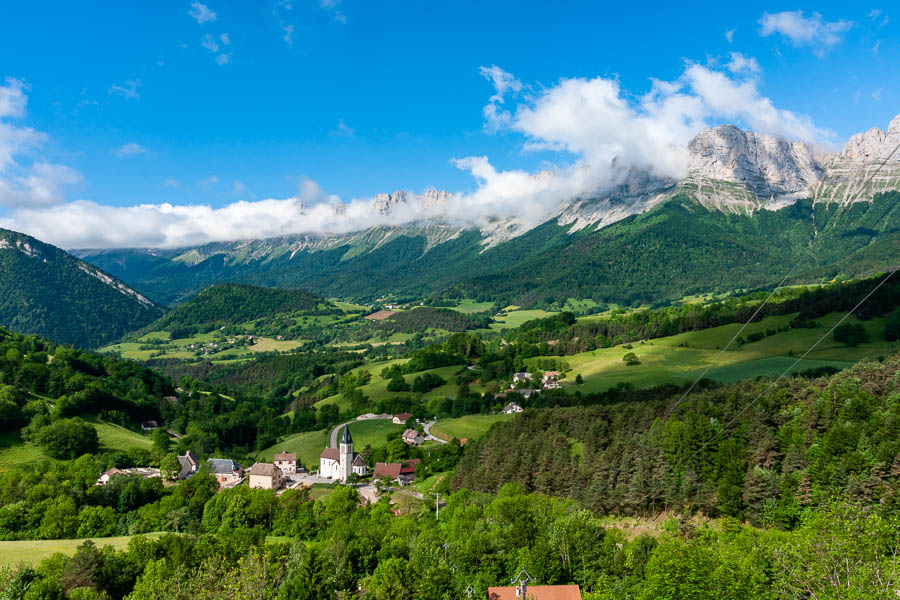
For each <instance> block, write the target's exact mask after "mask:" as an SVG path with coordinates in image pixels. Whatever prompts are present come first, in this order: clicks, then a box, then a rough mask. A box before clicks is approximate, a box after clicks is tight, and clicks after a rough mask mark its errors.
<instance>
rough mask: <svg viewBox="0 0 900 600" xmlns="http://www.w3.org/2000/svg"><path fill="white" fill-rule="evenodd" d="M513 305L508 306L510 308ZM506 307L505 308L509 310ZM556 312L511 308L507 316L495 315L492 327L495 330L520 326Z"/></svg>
mask: <svg viewBox="0 0 900 600" xmlns="http://www.w3.org/2000/svg"><path fill="white" fill-rule="evenodd" d="M510 308H512V307H507V309H510ZM507 309H504V310H507ZM555 314H556V313H553V312H547V311H546V310H540V309H533V310H509V311H508V312H507V313H506V315H505V316H503V317H494V321H495V322H494V323H491V329H493V330H494V331H501V330H503V329H510V328H513V327H518V326H520V325H521V324H522V323H524V322H526V321H531V320H532V319H542V318H544V317H549V316H550V315H555Z"/></svg>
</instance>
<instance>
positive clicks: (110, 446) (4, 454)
mask: <svg viewBox="0 0 900 600" xmlns="http://www.w3.org/2000/svg"><path fill="white" fill-rule="evenodd" d="M85 420H86V421H88V422H89V423H91V424H92V425H93V426H94V428H95V429H96V430H97V437H98V438H100V451H101V452H111V451H116V450H123V451H124V450H128V449H130V448H143V449H145V450H149V449H150V448H152V447H153V441H152V440H151V439H150V436H147V435H144V434H142V433H138V432H136V431H132V430H130V429H126V428H125V427H122V426H120V425H115V424H113V423H106V422H104V421H99V420H97V419H95V418H91V417H86V418H85ZM40 460H52V459H51V458H50V457H49V456H47V454H45V453H44V450H43V449H42V448H40V447H39V446H35V445H34V444H32V443H30V442H25V441H24V440H22V437H21V436H20V435H19V432H18V431H8V432H6V433H2V434H0V472H3V471H7V470H9V469H12V468H14V467H20V466H23V465H27V464H31V463H34V462H37V461H40Z"/></svg>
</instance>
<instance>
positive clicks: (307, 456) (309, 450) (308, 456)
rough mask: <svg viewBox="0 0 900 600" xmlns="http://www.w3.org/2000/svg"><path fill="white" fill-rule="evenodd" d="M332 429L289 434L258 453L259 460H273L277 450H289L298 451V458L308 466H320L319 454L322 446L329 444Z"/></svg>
mask: <svg viewBox="0 0 900 600" xmlns="http://www.w3.org/2000/svg"><path fill="white" fill-rule="evenodd" d="M329 433H330V431H325V430H324V429H323V430H321V431H308V432H306V433H295V434H294V435H289V436H287V437H286V438H284V439H283V440H281V441H280V442H278V443H277V444H275V445H273V446H271V447H269V448H266V449H265V450H263V451H262V452H260V453H259V454H258V455H257V457H256V458H257V460H259V461H263V462H271V461H272V457H273V456H274V455H275V453H276V452H281V451H287V452H296V453H297V458H298V459H299V460H300V462H302V463H303V464H304V465H305V466H306V467H307V468H310V469H318V468H319V455H320V454H321V453H322V448H324V447H325V446H326V445H328V435H329Z"/></svg>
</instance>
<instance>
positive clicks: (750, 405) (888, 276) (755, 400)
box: [662, 266, 900, 475]
mask: <svg viewBox="0 0 900 600" xmlns="http://www.w3.org/2000/svg"><path fill="white" fill-rule="evenodd" d="M898 269H900V266H897V267H894V268H893V269H892V270H891V271H890V272H888V274H887V276H886V277H884V278H883V279H882V280H881V281H880V282H878V285H876V286H875V287H874V288H872V289H871V290H869V293H868V294H866V295H865V296H864V297H863V299H862V300H860V301H859V302H857V303H856V306H854V307H853V308H851V309H850V310H849V311H848V312H847V314H845V315H844V316H843V317H841V318H840V320H839V321H838V322H837V323H835V324H834V325H832V327H831V329H829V330H828V331H827V332H825V335H823V336H822V337H820V338H819V339H818V340H816V342H815V343H814V344H813V345H812V346H810V347H809V349H808V350H807V351H806V352H804V353H803V354H802V355H801V356H800V357H799V358H798V359H797V360H795V361H794V362H793V364H791V366H789V367H788V368H787V369H785V370H784V371H783V372H782V373H781V374H780V375H779V376H778V377H776V378H775V379H773V380H772V382H771V383H769V385H768V386H767V387H766V388H765V389H764V390H763V391H762V393H761V394H759V395H758V396H757V397H756V398H754V399H753V400H752V401H751V402H750V403H749V404H747V405H746V406H744V408H742V409H741V410H740V412H738V413H737V414H736V415H735V416H734V417H732V419H731V420H730V421H728V423H726V424H725V426H724V427H722V429H721V430H720V431H719V432H718V433H716V434H715V435H714V436H713V437H711V438H710V439H709V440H707V441H706V442H704V443H703V445H701V446H700V448H698V449H697V450H696V451H695V452H694V453H693V454H691V455H690V456H689V457H687V458H686V459H682V460H680V461H678V463H676V465H675V469H677V468H678V467H681V465H683V464H684V463H686V462H688V461H689V460H691V459H693V458H694V457H695V456H697V455H698V454H700V452H702V451H703V450H704V449H705V448H706V447H707V446H709V445H710V444H712V443H713V442H715V441H716V440H717V439H718V438H719V437H720V436H721V435H722V434H723V433H725V432H726V431H728V428H729V427H731V426H732V425H733V424H734V423H735V421H737V420H738V419H739V418H740V417H741V416H742V415H743V414H744V413H746V412H747V411H748V410H750V408H752V407H753V406H754V405H755V404H756V403H757V402H759V401H760V400H761V399H762V398H763V396H765V395H766V394H768V393H769V391H770V390H771V389H772V388H773V387H774V386H775V384H776V383H778V380H779V379H781V378H782V377H784V376H785V375H787V374H788V373H789V372H790V371H791V370H793V368H794V367H796V366H797V365H798V364H800V361H802V360H803V359H804V358H806V356H807V355H808V354H809V353H810V352H812V351H813V350H814V349H815V348H816V346H818V345H819V344H820V343H822V340H824V339H825V338H827V337H828V336H829V335H831V333H832V332H833V331H834V330H835V329H837V328H838V327H839V326H840V325H841V324H842V323H843V322H844V321H846V320H847V318H848V317H849V316H850V315H852V314H853V313H854V312H856V310H857V309H858V308H859V307H860V306H862V305H863V303H864V302H865V301H866V300H868V299H869V298H870V297H871V296H872V294H874V293H875V292H877V291H878V289H879V288H880V287H881V286H882V285H884V284H885V283H886V282H887V281H888V279H890V278H891V277H892V276H893V275H894V273H896V272H897V270H898ZM675 469H673V470H675ZM666 470H668V469H664V470H663V473H662V475H665V471H666Z"/></svg>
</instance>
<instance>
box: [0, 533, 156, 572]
mask: <svg viewBox="0 0 900 600" xmlns="http://www.w3.org/2000/svg"><path fill="white" fill-rule="evenodd" d="M162 535H164V534H163V533H149V534H145V535H144V537H151V538H157V537H160V536H162ZM133 537H137V536H132V535H126V536H121V537H108V538H83V539H72V540H22V541H15V542H0V556H2V557H3V558H0V565H5V566H15V565H17V564H19V563H25V564H26V565H31V566H34V565H37V564H38V563H39V562H41V561H42V560H44V559H45V558H48V557H50V556H53V555H54V554H56V553H57V552H61V553H63V554H66V555H68V556H72V555H73V554H75V551H76V550H77V549H78V546H80V545H81V544H83V543H84V542H85V541H86V540H87V539H90V540H91V541H93V542H94V543H95V544H97V546H112V547H113V548H115V549H116V550H124V549H125V548H127V547H128V542H130V541H131V539H132V538H133Z"/></svg>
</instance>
